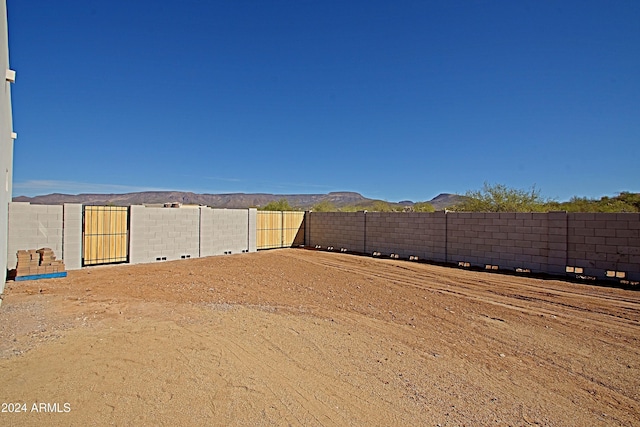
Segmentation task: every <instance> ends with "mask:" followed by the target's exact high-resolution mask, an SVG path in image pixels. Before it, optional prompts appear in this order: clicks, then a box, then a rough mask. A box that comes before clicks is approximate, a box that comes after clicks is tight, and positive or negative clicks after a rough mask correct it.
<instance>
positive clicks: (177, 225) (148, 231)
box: [129, 206, 200, 264]
mask: <svg viewBox="0 0 640 427" xmlns="http://www.w3.org/2000/svg"><path fill="white" fill-rule="evenodd" d="M130 215H131V217H130V229H129V233H130V235H129V262H131V263H132V264H138V263H146V262H156V261H160V260H161V261H170V260H176V259H183V258H197V257H198V256H199V252H200V248H199V246H200V238H199V233H200V210H199V209H168V208H145V207H144V206H131V212H130Z"/></svg>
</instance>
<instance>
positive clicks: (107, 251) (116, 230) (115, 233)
mask: <svg viewBox="0 0 640 427" xmlns="http://www.w3.org/2000/svg"><path fill="white" fill-rule="evenodd" d="M82 234H83V239H82V240H83V242H82V245H83V250H82V265H83V266H84V265H97V264H114V263H119V262H127V261H128V260H129V208H128V207H126V206H85V207H84V212H83V233H82Z"/></svg>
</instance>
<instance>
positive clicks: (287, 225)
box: [256, 211, 304, 249]
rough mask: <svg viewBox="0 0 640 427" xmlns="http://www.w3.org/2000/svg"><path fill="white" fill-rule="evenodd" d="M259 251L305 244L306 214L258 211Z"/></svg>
mask: <svg viewBox="0 0 640 427" xmlns="http://www.w3.org/2000/svg"><path fill="white" fill-rule="evenodd" d="M256 231H257V233H258V236H257V242H256V247H257V249H273V248H290V247H292V246H298V245H303V244H304V212H289V211H286V212H281V211H258V218H257V226H256Z"/></svg>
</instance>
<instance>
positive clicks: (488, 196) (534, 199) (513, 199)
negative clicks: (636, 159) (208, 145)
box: [260, 183, 640, 212]
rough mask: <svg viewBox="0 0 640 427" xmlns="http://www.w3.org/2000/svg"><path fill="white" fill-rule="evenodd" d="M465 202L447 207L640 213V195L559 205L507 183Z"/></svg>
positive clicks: (424, 207)
mask: <svg viewBox="0 0 640 427" xmlns="http://www.w3.org/2000/svg"><path fill="white" fill-rule="evenodd" d="M461 199H462V201H461V202H459V203H457V204H455V205H452V206H449V207H447V209H446V210H448V211H453V212H550V211H567V212H640V193H632V192H628V191H623V192H620V193H619V194H618V195H617V196H614V197H608V196H604V197H601V198H600V199H590V198H586V197H577V196H574V197H572V198H571V199H569V201H565V202H558V201H556V200H553V199H547V198H544V197H543V196H542V195H541V192H540V190H539V189H538V188H536V186H535V185H534V186H532V187H531V188H530V189H526V190H525V189H518V188H513V187H508V186H506V185H504V184H488V183H485V184H484V186H483V187H482V189H480V190H470V191H467V192H466V193H465V194H464V195H463V196H462V198H461ZM260 210H266V211H295V210H301V209H299V208H296V207H292V206H290V205H289V202H288V201H287V200H286V199H280V200H278V201H275V202H271V203H269V204H267V205H265V206H264V207H261V208H260ZM311 210H312V211H314V212H356V211H362V210H367V211H370V212H434V211H435V209H434V207H433V206H432V205H431V204H430V203H429V202H418V203H414V204H413V205H411V206H398V205H397V204H392V203H389V202H385V201H382V200H376V201H374V202H372V203H371V204H369V205H358V206H343V207H339V208H338V207H336V206H335V205H334V204H333V203H331V202H330V201H327V200H325V201H322V202H320V203H318V204H316V205H314V206H313V207H312V208H311Z"/></svg>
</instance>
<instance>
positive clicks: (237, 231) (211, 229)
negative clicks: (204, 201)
mask: <svg viewBox="0 0 640 427" xmlns="http://www.w3.org/2000/svg"><path fill="white" fill-rule="evenodd" d="M255 214H256V210H255V209H211V208H207V207H202V208H200V251H201V256H211V255H223V254H235V253H242V252H255V251H256V241H255V235H256V230H255V227H256V220H255V218H256V215H255ZM252 218H253V231H251V225H252ZM250 236H253V240H252V242H251V241H250V240H251V239H250ZM251 243H252V245H253V248H252V247H251Z"/></svg>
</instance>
